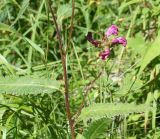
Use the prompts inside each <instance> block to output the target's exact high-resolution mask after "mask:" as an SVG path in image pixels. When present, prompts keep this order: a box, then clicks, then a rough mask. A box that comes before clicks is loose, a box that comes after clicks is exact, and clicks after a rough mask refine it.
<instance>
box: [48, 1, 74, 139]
mask: <svg viewBox="0 0 160 139" xmlns="http://www.w3.org/2000/svg"><path fill="white" fill-rule="evenodd" d="M48 5H49V9H50V12H51V14H52V18H53V23H54V24H55V27H56V32H57V36H58V43H59V48H60V54H61V61H62V66H63V75H64V88H65V92H64V94H65V106H66V113H67V118H68V121H69V126H70V129H71V137H72V139H75V131H74V121H73V120H72V118H71V112H70V105H69V94H68V78H67V69H66V53H65V52H64V51H63V43H62V38H61V34H60V30H59V28H58V24H57V21H56V17H55V15H54V13H55V11H54V9H52V7H51V0H48Z"/></svg>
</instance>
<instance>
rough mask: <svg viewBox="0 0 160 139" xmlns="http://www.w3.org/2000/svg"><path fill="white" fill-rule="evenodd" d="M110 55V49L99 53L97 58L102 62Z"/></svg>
mask: <svg viewBox="0 0 160 139" xmlns="http://www.w3.org/2000/svg"><path fill="white" fill-rule="evenodd" d="M109 54H110V49H109V48H107V49H105V50H104V51H103V52H100V53H99V57H100V58H101V59H102V60H106V58H107V57H108V56H109Z"/></svg>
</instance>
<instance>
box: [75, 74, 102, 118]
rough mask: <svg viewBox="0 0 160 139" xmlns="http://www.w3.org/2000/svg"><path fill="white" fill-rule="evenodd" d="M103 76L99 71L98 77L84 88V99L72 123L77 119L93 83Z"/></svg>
mask: <svg viewBox="0 0 160 139" xmlns="http://www.w3.org/2000/svg"><path fill="white" fill-rule="evenodd" d="M102 74H103V71H101V72H100V73H99V74H98V76H97V77H96V78H95V79H94V80H93V81H91V82H90V83H89V84H88V85H87V86H86V87H85V88H84V99H83V102H82V103H81V105H80V107H79V109H78V111H77V113H76V114H75V116H74V121H75V120H76V119H77V118H78V117H79V115H80V114H81V111H82V109H83V107H84V104H85V101H86V97H87V95H88V92H89V91H90V90H91V89H92V87H93V85H94V83H95V82H96V81H97V80H98V79H99V78H100V77H101V75H102Z"/></svg>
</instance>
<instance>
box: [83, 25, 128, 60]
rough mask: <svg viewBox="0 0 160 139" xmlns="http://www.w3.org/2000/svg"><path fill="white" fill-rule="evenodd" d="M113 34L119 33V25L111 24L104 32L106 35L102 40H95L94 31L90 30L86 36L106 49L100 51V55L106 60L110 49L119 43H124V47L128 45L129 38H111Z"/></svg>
mask: <svg viewBox="0 0 160 139" xmlns="http://www.w3.org/2000/svg"><path fill="white" fill-rule="evenodd" d="M111 35H114V36H117V35H118V27H117V26H116V25H111V26H110V27H109V28H108V30H107V31H106V32H105V33H104V37H103V38H102V40H101V41H98V40H94V39H93V37H92V33H91V32H89V33H88V34H87V36H86V38H87V40H88V41H89V42H90V43H92V44H93V45H94V46H95V47H102V48H103V49H104V51H102V52H100V53H99V57H100V58H101V59H102V60H106V58H107V57H108V56H109V54H110V49H111V48H112V47H113V46H114V45H117V44H122V45H123V46H124V47H126V45H127V40H126V39H125V38H124V37H117V38H114V39H110V38H109V37H110V36H111Z"/></svg>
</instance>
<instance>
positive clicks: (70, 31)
mask: <svg viewBox="0 0 160 139" xmlns="http://www.w3.org/2000/svg"><path fill="white" fill-rule="evenodd" d="M74 9H75V3H74V0H72V16H71V23H70V30H69V39H68V43H67V46H66V53H67V50H68V47H69V44H70V40H71V38H72V32H73V19H74Z"/></svg>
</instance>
